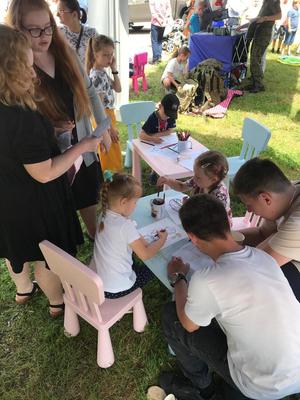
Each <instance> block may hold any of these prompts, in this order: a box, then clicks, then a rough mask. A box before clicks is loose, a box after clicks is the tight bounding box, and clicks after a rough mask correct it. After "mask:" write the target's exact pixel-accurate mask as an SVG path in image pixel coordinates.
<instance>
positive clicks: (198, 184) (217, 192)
mask: <svg viewBox="0 0 300 400" xmlns="http://www.w3.org/2000/svg"><path fill="white" fill-rule="evenodd" d="M227 173H228V163H227V160H226V157H225V156H223V154H222V153H220V152H218V151H213V150H210V151H206V152H204V153H202V154H200V155H199V156H198V157H197V158H196V159H195V162H194V176H193V178H191V179H189V180H187V181H185V182H182V181H178V180H176V179H170V178H168V177H166V176H162V177H160V178H159V179H158V181H157V186H162V185H168V186H170V188H171V189H173V190H177V191H178V192H187V191H190V190H191V189H192V195H195V194H200V193H208V194H210V195H211V196H213V197H216V198H217V199H218V200H220V201H221V202H222V203H223V205H224V207H225V209H226V211H227V214H228V218H229V222H230V223H231V222H232V213H231V208H230V197H229V191H228V189H227V187H226V185H225V184H224V182H223V180H224V179H225V177H226V175H227Z"/></svg>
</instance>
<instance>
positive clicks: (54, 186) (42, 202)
mask: <svg viewBox="0 0 300 400" xmlns="http://www.w3.org/2000/svg"><path fill="white" fill-rule="evenodd" d="M51 29H52V28H51ZM47 32H50V28H48V30H47ZM0 41H1V47H0V79H1V86H0V185H1V187H2V188H3V190H2V191H1V196H0V220H1V224H0V257H1V258H2V257H4V258H6V260H7V266H8V269H9V272H10V274H11V277H12V279H13V281H14V283H15V284H16V287H17V294H16V302H17V303H19V304H23V303H25V302H27V301H28V300H29V299H30V298H31V297H32V296H33V295H34V293H35V292H36V290H37V288H38V286H37V284H36V283H33V282H32V281H31V279H30V271H29V264H28V262H29V261H32V262H35V277H36V280H37V282H38V285H39V286H40V288H41V289H42V290H43V291H44V292H45V294H46V296H47V298H48V299H49V304H50V314H51V316H53V317H55V316H57V315H58V314H60V313H61V312H62V311H63V305H62V303H63V293H62V288H61V283H60V281H59V279H58V278H57V276H56V275H55V274H53V273H52V272H51V271H50V270H49V269H47V268H46V267H45V262H44V261H43V260H44V258H43V255H42V253H41V251H40V249H39V243H40V242H41V241H42V240H44V239H47V240H50V241H51V242H53V243H54V244H56V245H57V246H59V247H61V248H62V249H64V250H65V251H67V252H68V253H71V254H73V255H75V254H76V246H77V244H79V243H82V240H83V237H82V232H81V228H80V224H79V221H78V218H77V214H76V210H75V206H74V201H73V197H72V193H71V190H70V186H69V182H68V178H67V175H66V171H67V170H68V169H69V168H70V167H71V166H72V164H73V163H74V161H75V160H76V158H77V157H78V156H80V155H81V154H82V153H84V152H89V151H95V150H96V147H97V145H98V142H99V140H100V139H97V138H92V137H90V138H84V139H83V140H82V141H80V142H79V143H77V144H76V145H74V146H73V147H72V148H70V149H69V150H67V151H66V152H65V153H64V154H60V150H59V148H58V145H57V141H56V138H55V135H54V128H53V126H52V125H51V123H50V121H49V120H48V119H46V118H44V117H43V116H42V115H41V114H40V113H39V112H38V111H37V106H36V102H35V96H34V83H33V81H34V79H35V77H36V73H35V70H34V68H33V53H32V50H31V48H30V41H29V40H28V38H27V37H26V35H24V34H23V33H21V32H17V31H15V30H14V29H12V28H10V27H8V26H5V25H0Z"/></svg>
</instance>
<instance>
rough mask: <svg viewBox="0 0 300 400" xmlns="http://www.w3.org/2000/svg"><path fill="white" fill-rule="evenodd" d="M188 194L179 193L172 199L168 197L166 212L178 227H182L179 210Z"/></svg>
mask: <svg viewBox="0 0 300 400" xmlns="http://www.w3.org/2000/svg"><path fill="white" fill-rule="evenodd" d="M185 196H186V194H184V193H180V192H178V195H176V196H172V197H166V203H165V204H166V211H167V213H168V215H169V217H170V218H171V219H172V221H173V222H175V224H176V225H178V226H180V227H181V228H182V225H181V221H180V218H179V208H180V207H181V205H182V199H183V197H185Z"/></svg>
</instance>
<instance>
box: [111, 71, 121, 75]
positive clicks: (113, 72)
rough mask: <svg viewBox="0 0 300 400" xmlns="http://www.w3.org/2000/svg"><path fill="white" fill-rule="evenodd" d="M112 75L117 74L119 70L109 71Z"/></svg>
mask: <svg viewBox="0 0 300 400" xmlns="http://www.w3.org/2000/svg"><path fill="white" fill-rule="evenodd" d="M111 73H112V74H113V75H118V73H119V71H112V72H111Z"/></svg>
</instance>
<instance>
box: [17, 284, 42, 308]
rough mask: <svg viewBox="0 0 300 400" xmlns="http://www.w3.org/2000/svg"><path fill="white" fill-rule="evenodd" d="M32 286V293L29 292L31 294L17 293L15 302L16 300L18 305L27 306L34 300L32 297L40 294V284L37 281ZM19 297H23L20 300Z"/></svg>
mask: <svg viewBox="0 0 300 400" xmlns="http://www.w3.org/2000/svg"><path fill="white" fill-rule="evenodd" d="M32 284H33V287H32V291H31V292H29V293H19V292H17V293H16V298H15V300H16V303H17V304H26V303H27V302H28V301H29V300H31V299H32V297H33V296H34V295H35V294H36V293H37V292H39V290H40V287H39V285H38V283H37V282H36V281H33V282H32ZM18 297H21V298H20V299H19V298H18Z"/></svg>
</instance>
